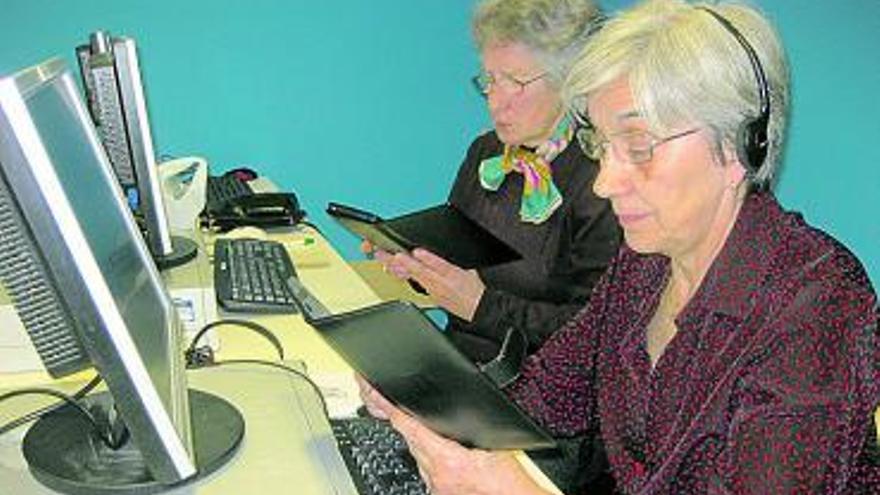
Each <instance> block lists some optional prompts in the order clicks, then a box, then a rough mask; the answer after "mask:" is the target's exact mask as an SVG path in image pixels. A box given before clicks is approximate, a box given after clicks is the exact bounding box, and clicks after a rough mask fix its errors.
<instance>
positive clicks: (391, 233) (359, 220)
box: [327, 203, 522, 269]
mask: <svg viewBox="0 0 880 495" xmlns="http://www.w3.org/2000/svg"><path fill="white" fill-rule="evenodd" d="M327 214H328V215H330V216H331V217H333V218H334V219H335V220H336V221H338V222H339V223H340V224H342V226H343V227H345V228H346V229H348V230H349V231H351V232H352V233H354V234H355V235H357V236H358V237H360V238H361V239H366V240H368V241H370V243H371V244H373V245H374V246H376V247H378V248H380V249H382V250H384V251H388V252H392V253H397V252H401V251H412V250H413V249H415V248H417V247H421V248H424V249H427V250H428V251H431V252H432V253H434V254H436V255H438V256H440V257H442V258H443V259H445V260H447V261H449V262H450V263H453V264H455V265H457V266H459V267H461V268H464V269H471V268H482V267H487V266H492V265H498V264H501V263H507V262H510V261H516V260H518V259H521V258H522V255H520V254H519V253H518V252H517V251H516V250H515V249H513V248H512V247H510V246H509V245H508V244H506V243H505V242H504V241H502V240H500V239H498V238H497V237H495V236H494V235H493V234H492V233H491V232H489V231H488V230H486V229H485V228H483V227H482V226H481V225H480V224H478V223H476V222H474V221H473V220H471V219H470V218H468V217H467V216H466V215H465V214H464V213H462V212H461V211H460V210H459V209H458V208H456V207H454V206H452V205H449V204H442V205H437V206H433V207H430V208H427V209H424V210H419V211H416V212H412V213H408V214H405V215H401V216H398V217H394V218H390V219H383V218H381V217H380V216H378V215H376V214H373V213H370V212H367V211H364V210H361V209H358V208H355V207H352V206H346V205H343V204H339V203H329V204H328V205H327Z"/></svg>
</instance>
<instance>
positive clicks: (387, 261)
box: [361, 240, 410, 280]
mask: <svg viewBox="0 0 880 495" xmlns="http://www.w3.org/2000/svg"><path fill="white" fill-rule="evenodd" d="M361 252H363V253H364V254H365V255H367V256H369V257H371V258H373V259H375V260H376V261H378V262H379V263H381V264H382V267H383V268H385V271H386V272H388V273H390V274H392V275H394V276H395V277H397V278H399V279H401V280H406V279H408V278H410V277H409V273H408V272H407V271H406V268H404V267H403V266H402V265H401V263H400V262H399V261H398V260H397V259H396V258H397V255H394V254H391V253H389V252H387V251H384V250H382V249H378V248H376V246H373V244H372V243H370V241H367V240H364V241H362V242H361ZM400 256H406V255H403V254H402V255H400Z"/></svg>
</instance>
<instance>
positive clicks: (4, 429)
mask: <svg viewBox="0 0 880 495" xmlns="http://www.w3.org/2000/svg"><path fill="white" fill-rule="evenodd" d="M100 383H101V375H95V377H94V378H92V379H91V380H90V381H89V382H88V383H86V384H85V385H83V387H82V388H81V389H79V390H77V391H76V392H74V394H73V395H71V396H70V398H71V399H73V400H74V401H78V400H80V399H82V398H83V397H85V396H86V395H87V394H88V393H89V392H91V391H92V390H94V389H95V387H97V386H98V385H99V384H100ZM18 395H21V394H18ZM4 397H5V396H4ZM12 397H14V396H12ZM12 397H8V398H12ZM0 400H2V399H0ZM66 403H67V402H65V401H61V402H56V403H55V404H50V405H48V406H45V407H41V408H40V409H37V410H35V411H31V412H29V413H27V414H25V415H24V416H21V417H19V418H16V419H13V420H12V421H10V422H8V423H6V424H5V425H0V435H4V434H6V433H9V432H10V431H12V430H14V429H16V428H18V427H19V426H21V425H23V424H25V423H29V422H31V421H33V420H35V419H37V418H40V417H41V416H43V415H45V414H49V413H53V412H55V411H57V410H58V409H61V408H62V407H64V405H65V404H66Z"/></svg>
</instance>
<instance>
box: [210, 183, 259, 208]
mask: <svg viewBox="0 0 880 495" xmlns="http://www.w3.org/2000/svg"><path fill="white" fill-rule="evenodd" d="M252 194H254V190H253V189H251V186H249V185H248V183H247V182H246V181H244V180H242V179H240V178H238V177H237V176H236V175H235V174H224V175H220V176H208V187H207V191H205V212H206V213H207V214H209V215H210V214H211V213H216V212H218V211H222V210H223V207H224V205H225V204H226V203H227V202H229V201H230V200H233V199H236V198H240V197H242V196H250V195H252Z"/></svg>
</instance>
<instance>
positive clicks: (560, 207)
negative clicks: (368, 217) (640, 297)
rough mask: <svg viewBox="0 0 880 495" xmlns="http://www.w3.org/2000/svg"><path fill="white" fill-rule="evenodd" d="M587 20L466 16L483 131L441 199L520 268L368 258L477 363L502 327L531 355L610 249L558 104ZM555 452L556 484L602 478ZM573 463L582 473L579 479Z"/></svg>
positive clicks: (549, 465)
mask: <svg viewBox="0 0 880 495" xmlns="http://www.w3.org/2000/svg"><path fill="white" fill-rule="evenodd" d="M598 16H599V12H598V10H597V8H596V7H595V5H594V4H593V3H592V1H591V0H485V1H483V2H481V3H480V4H478V6H477V8H476V11H475V13H474V16H473V20H472V32H473V36H474V40H475V43H476V46H477V48H478V50H479V52H480V56H481V59H482V70H481V71H480V73H479V74H478V75H477V76H475V77H474V78H473V81H472V82H473V83H474V87H475V89H476V90H477V91H478V92H479V93H480V94H481V95H483V96H484V97H485V99H486V105H487V108H488V110H489V114H490V116H491V118H492V121H493V124H494V130H492V131H490V132H487V133H485V134H483V135H482V136H480V137H478V138H477V139H476V140H475V141H474V142H473V143H472V144H471V146H470V149H469V150H468V152H467V155H466V157H465V159H464V162H463V163H462V165H461V167H460V169H459V171H458V175H457V177H456V179H455V183H454V184H453V186H452V190H451V192H450V195H449V201H450V202H451V203H452V204H454V205H455V206H457V207H458V208H459V209H461V210H462V211H463V212H465V213H466V214H467V215H468V216H469V217H471V218H472V219H473V220H475V221H476V222H478V223H479V224H481V225H482V226H484V227H485V228H487V229H488V230H490V231H491V232H492V233H493V234H495V235H496V236H497V237H499V238H500V239H503V240H504V241H505V242H507V243H508V244H510V245H511V246H513V247H514V248H515V249H516V250H517V251H519V252H520V253H522V254H523V259H522V260H521V261H517V262H513V263H507V264H504V265H499V266H496V267H491V268H486V269H481V270H479V271H475V270H463V269H461V268H459V267H457V266H455V265H452V264H451V263H448V262H446V261H445V260H443V259H441V258H439V257H438V256H435V255H434V254H432V253H430V252H427V251H424V250H419V249H417V250H415V252H413V253H410V254H398V255H396V256H394V257H391V256H389V255H388V254H387V253H382V252H377V253H375V255H376V258H377V259H378V260H380V261H381V262H383V263H384V264H385V265H386V266H387V267H388V268H389V269H390V271H391V272H392V273H394V274H396V275H398V276H399V277H401V278H410V279H412V280H414V281H416V282H418V283H419V284H420V285H421V286H422V287H424V288H425V289H426V290H427V292H428V293H429V294H430V296H431V297H432V298H433V300H434V301H435V302H436V303H437V304H438V305H439V306H440V307H441V308H443V309H444V310H446V312H447V313H448V315H449V320H448V323H447V328H446V332H445V333H446V335H448V337H449V339H450V340H451V341H452V342H453V344H455V345H456V347H457V348H459V349H460V350H461V351H462V352H463V353H465V354H466V355H467V356H468V357H470V358H471V359H472V360H473V361H475V362H477V363H486V362H489V361H491V360H492V359H494V358H495V357H496V356H497V355H498V354H499V352H500V349H501V346H502V342H503V341H504V340H505V337H506V336H507V335H508V331H510V330H511V329H514V330H516V331H520V332H522V334H524V335H525V337H526V339H527V347H528V349H527V352H533V351H535V350H537V349H538V348H539V347H540V345H541V344H542V343H543V342H544V341H545V340H546V339H547V338H548V337H549V335H550V334H551V333H552V332H553V331H554V330H556V329H557V328H559V327H560V326H561V325H562V324H563V323H564V322H565V321H567V320H569V319H570V318H571V317H572V316H573V315H574V314H575V313H576V312H577V311H578V310H579V309H581V308H582V307H583V306H584V304H586V301H587V300H588V298H589V296H590V292H591V290H592V288H593V285H594V284H595V283H596V281H597V280H598V279H599V277H600V276H601V275H602V273H603V272H604V271H605V268H606V266H607V264H608V262H609V261H610V260H611V258H612V257H613V256H614V254H615V253H616V252H617V250H618V249H619V245H620V241H621V233H620V228H619V226H618V224H617V221H616V219H615V218H614V214H613V212H612V211H611V208H610V205H609V203H608V201H607V200H605V199H603V198H599V197H598V196H596V194H595V193H594V192H593V191H592V183H593V180H594V178H595V177H596V173H597V171H598V167H597V164H596V162H595V161H594V160H592V159H589V158H587V157H586V156H584V154H583V152H582V150H581V149H580V147H579V146H578V144H577V142H575V139H574V130H575V124H576V122H574V121H572V120H571V119H570V118H569V117H568V116H567V115H566V112H565V108H564V106H563V104H562V100H561V97H560V88H561V85H562V80H563V78H564V76H565V74H566V73H567V71H568V68H569V67H570V65H571V63H572V61H573V60H574V57H575V56H576V55H577V53H578V52H579V51H580V50H581V49H582V48H583V46H584V43H585V41H586V39H587V37H588V36H589V34H590V31H591V30H592V28H593V27H594V26H595V25H596V24H597V22H598ZM365 248H366V249H367V250H369V246H365ZM564 443H565V444H566V446H565V449H564V451H565V454H564V455H562V456H561V457H560V456H557V455H555V454H554V455H542V457H541V458H540V459H539V462H540V464H541V465H542V467H544V468H545V469H548V470H550V471H553V473H552V475H553V477H554V479H555V481H557V483H560V484H561V485H565V486H573V485H577V484H579V483H581V482H582V481H583V480H582V479H576V477H574V476H572V474H573V473H575V474H578V475H579V476H578V477H577V478H584V479H586V478H592V477H593V476H594V475H598V473H601V472H602V471H603V469H604V457H603V456H602V455H601V454H599V452H600V448H599V447H598V446H593V445H589V444H588V445H581V439H577V438H575V439H569V440H568V441H565V442H564ZM579 463H580V464H588V465H590V466H591V467H590V468H588V469H587V470H586V472H584V471H580V472H579V471H578V464H579Z"/></svg>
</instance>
